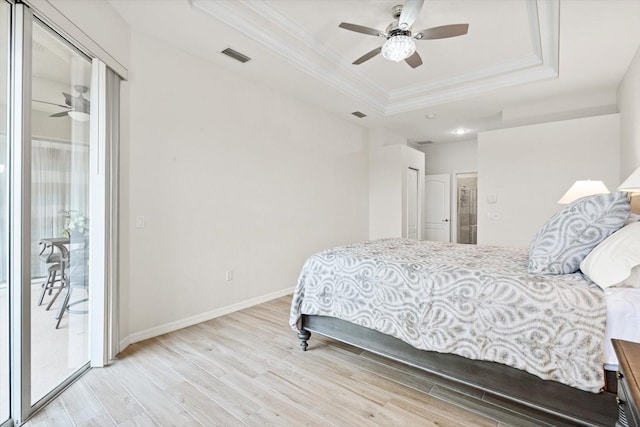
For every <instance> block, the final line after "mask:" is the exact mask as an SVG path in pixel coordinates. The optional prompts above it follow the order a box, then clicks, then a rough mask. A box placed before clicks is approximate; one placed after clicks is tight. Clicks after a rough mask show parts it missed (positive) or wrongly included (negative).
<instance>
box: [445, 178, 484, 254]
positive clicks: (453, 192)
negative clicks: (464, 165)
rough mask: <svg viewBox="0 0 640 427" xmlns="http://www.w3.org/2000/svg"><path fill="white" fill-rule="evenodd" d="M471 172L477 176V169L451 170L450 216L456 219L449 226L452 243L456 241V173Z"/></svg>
mask: <svg viewBox="0 0 640 427" xmlns="http://www.w3.org/2000/svg"><path fill="white" fill-rule="evenodd" d="M471 174H475V175H476V178H478V171H453V186H452V187H451V208H452V209H451V212H452V214H451V216H452V218H455V219H456V220H455V221H451V222H452V223H453V226H452V228H451V241H452V242H454V243H456V242H458V175H471ZM478 183H479V181H478ZM478 186H479V184H478Z"/></svg>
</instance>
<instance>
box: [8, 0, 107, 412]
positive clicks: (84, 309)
mask: <svg viewBox="0 0 640 427" xmlns="http://www.w3.org/2000/svg"><path fill="white" fill-rule="evenodd" d="M27 3H28V2H17V1H12V0H0V425H3V424H4V423H5V422H7V423H11V422H17V423H18V424H19V423H22V422H24V421H25V420H26V419H27V418H28V417H29V416H30V415H31V414H32V413H33V412H34V411H35V410H37V409H38V408H40V407H42V406H43V405H44V404H46V402H47V401H48V400H49V399H51V398H53V397H54V396H55V395H56V394H57V393H59V392H60V391H61V390H63V389H64V388H65V387H66V386H68V384H69V383H70V382H71V381H73V379H74V378H77V377H78V376H79V375H80V374H81V373H82V372H83V371H85V370H86V369H88V368H89V367H90V365H91V366H104V365H105V364H106V363H108V360H109V359H110V358H111V357H113V356H114V351H115V349H116V348H117V345H116V344H113V343H117V341H118V337H117V333H115V332H113V334H111V332H112V331H114V325H115V319H114V318H115V315H114V313H115V312H116V308H115V307H117V292H115V281H116V280H117V274H115V273H114V272H117V263H116V260H117V258H118V251H117V231H118V229H117V221H116V218H117V211H114V210H113V209H112V208H111V207H112V206H117V203H115V201H116V200H117V188H116V187H115V186H114V182H117V166H114V165H117V162H118V159H117V152H118V151H117V150H118V135H119V129H118V121H117V116H118V114H119V110H118V105H117V102H118V100H119V98H118V94H117V92H118V90H119V77H118V76H117V75H116V74H115V73H114V72H113V71H112V70H110V69H109V68H108V67H107V66H106V64H105V63H104V62H102V61H100V60H99V59H98V58H97V57H95V56H94V55H92V54H90V53H89V52H88V51H85V50H84V49H83V48H82V47H81V46H79V45H78V44H74V43H72V41H71V39H70V38H66V37H64V36H63V35H61V33H60V32H56V31H54V28H59V27H57V26H56V23H55V22H51V21H49V20H48V18H47V17H46V16H44V14H42V12H41V11H40V14H39V12H38V11H37V10H33V9H32V8H31V7H30V6H29V5H28V4H27ZM36 3H37V4H38V5H39V6H41V7H44V8H49V9H47V10H50V11H51V10H52V9H51V6H50V4H49V3H48V2H36ZM53 15H55V13H53ZM88 42H92V41H91V40H90V39H88ZM112 174H113V175H112Z"/></svg>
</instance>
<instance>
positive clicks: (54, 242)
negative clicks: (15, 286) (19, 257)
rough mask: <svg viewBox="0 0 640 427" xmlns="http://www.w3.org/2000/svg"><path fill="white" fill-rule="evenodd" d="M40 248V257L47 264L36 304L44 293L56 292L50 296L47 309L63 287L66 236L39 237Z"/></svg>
mask: <svg viewBox="0 0 640 427" xmlns="http://www.w3.org/2000/svg"><path fill="white" fill-rule="evenodd" d="M39 244H40V246H41V249H40V255H39V256H40V259H41V260H42V261H43V262H44V263H45V264H47V265H48V268H47V278H46V279H45V281H44V283H43V284H42V290H41V291H40V297H39V298H38V305H42V303H43V301H44V297H45V294H46V293H47V292H48V293H49V295H52V294H53V291H54V290H55V291H56V293H55V295H53V298H51V301H49V303H48V304H47V308H46V309H47V310H49V309H50V308H51V306H52V305H53V303H54V302H55V301H56V298H58V295H60V292H62V289H63V288H64V287H65V270H66V261H67V260H68V258H69V255H68V253H69V250H68V249H67V246H66V245H68V244H69V238H68V237H52V238H46V239H41V240H40V242H39Z"/></svg>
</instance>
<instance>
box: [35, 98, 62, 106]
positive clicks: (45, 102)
mask: <svg viewBox="0 0 640 427" xmlns="http://www.w3.org/2000/svg"><path fill="white" fill-rule="evenodd" d="M33 102H39V103H41V104H48V105H55V106H56V107H61V108H69V106H68V105H62V104H56V103H55V102H49V101H40V100H39V99H33Z"/></svg>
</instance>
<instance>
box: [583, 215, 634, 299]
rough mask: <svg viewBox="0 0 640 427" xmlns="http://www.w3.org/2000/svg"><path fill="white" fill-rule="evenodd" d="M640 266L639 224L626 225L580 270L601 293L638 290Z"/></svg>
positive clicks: (586, 261)
mask: <svg viewBox="0 0 640 427" xmlns="http://www.w3.org/2000/svg"><path fill="white" fill-rule="evenodd" d="M639 265H640V222H634V223H632V224H629V225H625V226H624V227H622V228H621V229H620V230H618V231H616V232H615V233H613V234H612V235H611V236H609V237H607V238H606V239H605V240H604V241H603V242H602V243H600V244H599V245H598V246H596V247H595V248H594V249H593V250H592V251H591V252H590V253H589V255H587V257H586V258H585V259H584V260H583V261H582V262H581V263H580V270H582V272H583V273H584V274H586V275H587V276H588V277H589V278H590V279H591V280H593V281H594V282H596V284H597V285H598V286H600V287H601V288H602V289H604V288H608V287H611V286H619V285H622V286H631V287H636V286H638V285H639V283H638V269H637V268H636V266H639Z"/></svg>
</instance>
